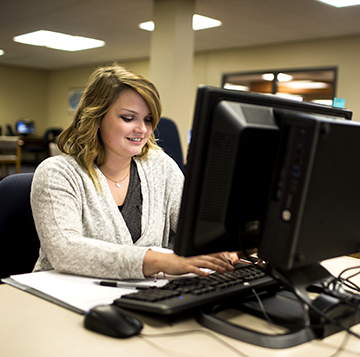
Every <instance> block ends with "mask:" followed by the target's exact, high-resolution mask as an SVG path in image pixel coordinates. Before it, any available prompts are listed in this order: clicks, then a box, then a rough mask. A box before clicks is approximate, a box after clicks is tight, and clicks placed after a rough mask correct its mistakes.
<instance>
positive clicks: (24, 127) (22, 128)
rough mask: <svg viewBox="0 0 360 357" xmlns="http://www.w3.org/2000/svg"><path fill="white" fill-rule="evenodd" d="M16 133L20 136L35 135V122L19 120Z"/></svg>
mask: <svg viewBox="0 0 360 357" xmlns="http://www.w3.org/2000/svg"><path fill="white" fill-rule="evenodd" d="M16 132H17V133H18V134H20V135H27V134H35V123H34V121H32V120H27V119H19V120H18V121H17V122H16Z"/></svg>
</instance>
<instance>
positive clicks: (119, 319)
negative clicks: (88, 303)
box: [84, 305, 143, 338]
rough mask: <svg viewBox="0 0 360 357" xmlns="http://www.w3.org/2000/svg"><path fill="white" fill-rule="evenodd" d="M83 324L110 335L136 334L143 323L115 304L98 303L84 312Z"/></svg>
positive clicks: (126, 335) (124, 335) (121, 336)
mask: <svg viewBox="0 0 360 357" xmlns="http://www.w3.org/2000/svg"><path fill="white" fill-rule="evenodd" d="M84 326H85V327H86V328H87V329H89V330H92V331H95V332H99V333H101V334H104V335H108V336H112V337H120V338H124V337H130V336H134V335H137V334H138V333H139V332H140V331H141V330H142V328H143V324H142V323H141V322H140V321H139V320H137V319H136V318H135V317H133V316H131V315H130V314H129V313H127V312H126V311H125V310H123V309H121V308H120V307H118V306H116V305H99V306H95V307H93V308H92V309H90V310H88V311H87V312H86V313H85V319H84Z"/></svg>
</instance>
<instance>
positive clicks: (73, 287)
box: [11, 270, 167, 312]
mask: <svg viewBox="0 0 360 357" xmlns="http://www.w3.org/2000/svg"><path fill="white" fill-rule="evenodd" d="M11 279H13V280H15V281H16V282H18V283H20V284H23V285H26V286H28V287H30V288H32V289H36V290H37V291H40V292H42V293H44V294H46V295H48V296H50V297H53V298H55V299H57V300H60V301H62V302H64V303H66V304H68V305H70V306H73V307H75V308H77V309H79V310H81V311H83V312H85V311H87V310H89V309H91V308H92V307H94V306H96V305H102V304H111V303H112V302H113V301H114V300H115V299H118V298H119V297H120V296H121V295H125V294H129V293H132V292H135V291H136V290H135V288H134V289H130V288H125V289H123V288H119V287H108V286H101V285H99V283H100V281H102V280H103V279H95V278H87V277H81V276H75V275H68V274H60V273H57V272H56V271H53V270H50V271H44V272H36V273H29V274H21V275H12V276H11ZM124 282H125V283H126V284H128V285H129V286H135V285H139V284H141V285H142V286H144V285H146V286H149V285H150V286H151V285H155V286H161V285H164V284H166V282H167V280H166V279H157V281H156V282H154V278H149V279H145V280H132V281H129V280H124V281H121V283H124Z"/></svg>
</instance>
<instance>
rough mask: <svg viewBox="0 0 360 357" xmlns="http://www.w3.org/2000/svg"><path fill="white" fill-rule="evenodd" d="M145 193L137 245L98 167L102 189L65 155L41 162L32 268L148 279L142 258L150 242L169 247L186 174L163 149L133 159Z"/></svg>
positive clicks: (37, 173) (35, 181)
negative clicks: (35, 258)
mask: <svg viewBox="0 0 360 357" xmlns="http://www.w3.org/2000/svg"><path fill="white" fill-rule="evenodd" d="M135 161H136V164H137V168H138V172H139V176H140V180H141V192H142V197H143V209H142V222H141V224H142V231H141V237H140V238H139V239H138V240H137V241H136V243H133V241H132V238H131V235H130V232H129V230H128V228H127V226H126V223H125V221H124V219H123V217H122V215H121V213H120V211H119V209H118V207H117V205H116V203H115V200H114V199H113V197H112V194H111V192H110V189H109V186H108V184H107V182H106V178H105V177H104V175H103V174H102V173H101V171H100V170H99V169H98V168H96V171H97V173H98V175H99V177H100V181H101V184H102V186H103V192H98V191H97V190H96V189H95V186H94V184H93V182H92V181H91V179H90V177H89V176H88V175H87V174H86V173H85V171H84V170H83V169H82V168H81V166H80V165H79V164H78V163H77V162H76V160H75V159H74V158H72V157H70V156H67V155H59V156H54V157H51V158H49V159H46V160H45V161H43V162H42V163H41V164H40V165H39V166H38V168H37V169H36V171H35V175H34V179H33V184H32V188H31V207H32V211H33V216H34V220H35V225H36V230H37V232H38V235H39V239H40V242H41V248H40V256H39V259H38V261H37V263H36V265H35V268H34V271H42V270H50V269H55V270H57V271H59V272H63V273H71V274H77V275H84V276H93V277H99V278H114V279H134V278H138V279H139V278H144V275H143V273H142V265H143V259H144V255H145V253H146V251H147V250H148V249H149V247H151V246H157V247H166V246H167V244H168V236H169V231H170V228H172V229H173V230H176V225H177V221H178V214H179V209H180V203H181V196H182V187H183V181H184V178H183V174H182V172H181V170H180V169H179V167H178V166H177V164H176V163H175V161H173V160H172V159H171V158H170V157H169V156H167V155H166V154H165V153H164V152H163V151H161V150H150V153H149V155H148V157H147V158H146V159H140V160H139V159H135Z"/></svg>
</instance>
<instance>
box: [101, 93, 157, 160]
mask: <svg viewBox="0 0 360 357" xmlns="http://www.w3.org/2000/svg"><path fill="white" fill-rule="evenodd" d="M151 122H152V115H151V113H150V109H149V107H148V105H147V104H146V102H145V100H144V99H143V97H142V96H141V95H140V94H138V93H137V92H135V91H134V90H133V89H126V90H124V91H122V92H121V93H120V94H119V97H118V98H117V99H116V101H115V102H114V103H113V104H112V106H111V107H110V109H109V111H108V112H107V113H106V114H105V116H104V118H103V119H102V121H101V122H100V136H101V139H102V141H103V143H104V147H105V156H106V158H107V159H108V158H109V157H110V156H121V157H126V158H131V157H132V156H135V155H138V154H140V152H141V150H142V148H143V147H144V145H145V144H146V142H147V141H148V139H149V137H150V135H151V133H152V125H151Z"/></svg>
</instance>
